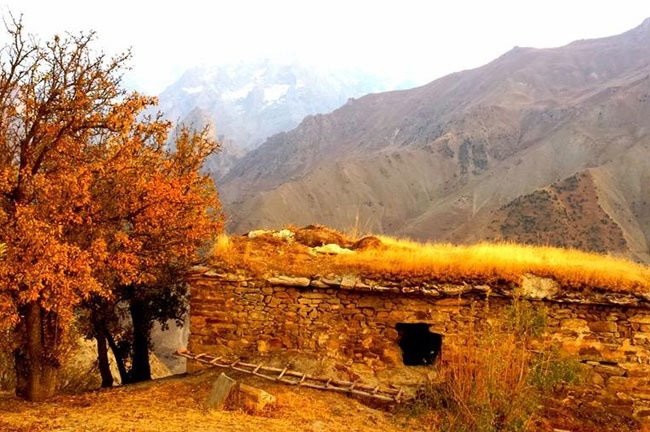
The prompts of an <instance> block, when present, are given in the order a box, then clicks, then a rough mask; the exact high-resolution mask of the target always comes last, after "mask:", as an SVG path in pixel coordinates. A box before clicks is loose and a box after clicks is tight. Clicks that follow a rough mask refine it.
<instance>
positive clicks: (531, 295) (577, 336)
mask: <svg viewBox="0 0 650 432" xmlns="http://www.w3.org/2000/svg"><path fill="white" fill-rule="evenodd" d="M191 284H192V292H191V293H192V300H191V320H190V328H191V336H190V345H189V349H190V350H191V351H193V352H197V353H200V352H211V353H216V354H221V355H229V356H236V357H242V358H246V357H259V356H261V355H267V354H272V353H273V352H277V351H282V352H307V353H314V354H317V355H320V356H327V357H330V358H333V359H339V360H341V361H342V362H348V363H349V362H353V363H361V364H365V365H366V366H368V367H370V368H372V369H374V370H376V371H380V370H386V369H390V368H400V367H404V362H405V359H406V354H405V352H404V351H403V349H404V346H405V343H406V344H407V345H408V342H405V340H404V336H403V333H402V332H401V331H398V329H401V330H403V329H404V328H408V325H409V324H413V325H414V328H415V327H417V326H416V325H418V324H419V325H422V324H425V325H426V326H428V328H429V331H430V332H432V333H434V334H435V335H437V336H439V339H437V342H436V340H434V339H435V338H433V339H432V340H433V342H432V343H433V345H431V346H432V347H434V348H435V349H441V351H442V352H443V353H444V350H445V347H449V346H454V345H457V346H462V340H463V338H464V335H466V334H467V332H468V331H469V329H470V328H471V327H472V326H473V323H476V322H485V321H487V320H488V319H490V318H495V317H498V316H502V315H503V312H504V308H506V307H509V306H510V305H511V304H512V297H514V296H522V297H524V298H526V299H528V300H527V301H531V302H533V303H532V304H533V305H535V306H536V307H542V306H543V307H545V309H546V311H547V312H546V315H547V322H546V331H545V335H544V339H545V340H546V341H547V342H554V343H555V344H556V345H558V346H559V347H560V348H561V350H563V351H564V352H566V353H569V354H572V355H574V356H576V357H577V358H578V359H579V360H580V361H581V363H582V364H584V365H585V368H586V369H588V370H589V374H588V380H589V383H588V384H589V386H590V389H591V394H593V395H594V401H593V402H592V403H594V404H606V405H607V406H608V407H611V409H612V410H615V411H617V412H620V413H623V414H630V415H631V414H634V415H636V416H639V417H646V416H650V375H649V373H650V302H649V301H648V298H646V297H645V296H644V295H640V294H639V295H636V294H621V293H611V292H610V293H608V292H598V291H590V292H588V293H580V292H575V291H571V290H563V289H562V287H560V286H559V285H558V284H557V283H556V282H554V281H552V280H550V279H542V278H537V277H535V276H532V275H531V276H527V277H525V278H524V279H523V281H522V283H521V284H520V286H518V287H512V286H510V287H494V286H487V285H472V284H464V285H450V284H433V283H432V284H426V283H420V284H418V285H417V286H415V285H412V284H409V282H408V281H382V282H381V283H379V282H376V281H370V280H362V279H359V278H357V277H355V276H345V275H344V276H335V275H328V276H327V277H315V278H305V277H289V276H281V275H280V276H275V277H268V278H264V279H262V278H259V277H257V278H256V277H249V276H246V275H243V274H229V273H219V272H216V271H214V270H211V269H207V268H201V269H197V272H196V274H195V275H194V276H193V278H192V282H191ZM486 299H489V307H483V306H484V305H485V303H486ZM405 326H406V327H405ZM412 337H416V336H412ZM436 344H437V345H436ZM400 345H401V346H400ZM415 354H416V356H417V355H418V353H417V352H416V353H415ZM425 354H426V353H425ZM436 354H437V353H436ZM443 355H444V354H443Z"/></svg>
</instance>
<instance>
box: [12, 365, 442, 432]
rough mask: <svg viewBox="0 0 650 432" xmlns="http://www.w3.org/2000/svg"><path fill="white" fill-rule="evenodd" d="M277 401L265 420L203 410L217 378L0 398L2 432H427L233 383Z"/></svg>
mask: <svg viewBox="0 0 650 432" xmlns="http://www.w3.org/2000/svg"><path fill="white" fill-rule="evenodd" d="M233 377H235V378H236V379H242V380H243V381H246V382H248V383H251V384H253V385H258V386H260V387H263V388H265V389H266V390H267V391H269V392H271V393H272V394H274V395H276V397H277V399H278V405H277V407H276V408H275V409H273V410H272V411H269V412H268V413H265V414H264V415H262V416H260V415H257V416H254V415H249V414H246V413H244V412H238V411H208V410H207V409H206V408H205V400H206V398H207V395H208V392H209V390H210V385H211V383H212V381H213V380H214V379H216V372H206V373H204V374H202V375H199V376H191V377H184V378H171V379H165V380H158V381H154V382H150V383H145V384H141V385H136V386H129V387H120V388H114V389H111V390H105V391H98V392H91V393H86V394H82V395H75V396H59V397H57V398H56V399H54V400H53V401H51V402H46V403H28V402H24V401H22V400H19V399H17V398H16V397H14V396H12V395H10V394H7V393H3V394H0V430H2V431H30V432H31V431H120V432H123V431H156V432H158V431H224V432H227V431H242V432H244V431H265V432H276V431H277V432H286V431H296V432H302V431H313V432H320V431H323V432H325V431H360V432H363V431H368V432H370V431H372V432H376V431H387V432H396V431H407V430H408V431H426V430H431V428H427V427H426V425H423V424H422V419H419V420H416V419H412V418H408V417H406V416H404V415H403V414H400V415H395V414H391V413H390V412H387V411H386V410H382V409H375V408H371V407H368V406H367V405H364V404H363V403H361V402H360V401H358V400H355V399H351V398H348V397H346V396H343V395H338V394H329V393H325V392H319V391H315V390H309V389H296V388H293V387H288V386H282V385H269V384H268V383H267V382H258V381H256V380H251V379H250V378H248V377H238V376H234V375H233Z"/></svg>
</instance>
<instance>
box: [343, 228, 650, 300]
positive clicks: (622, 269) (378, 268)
mask: <svg viewBox="0 0 650 432" xmlns="http://www.w3.org/2000/svg"><path fill="white" fill-rule="evenodd" d="M380 239H381V241H382V243H383V245H384V247H383V248H380V249H371V250H363V251H359V252H358V253H356V254H352V255H346V256H342V257H339V258H338V261H339V264H340V265H342V266H343V267H348V268H355V269H358V271H359V272H361V273H364V274H371V275H375V276H380V275H384V276H404V277H407V278H427V279H432V280H438V281H441V282H463V281H465V282H480V281H483V282H485V283H489V282H495V281H505V282H512V283H519V282H520V281H521V277H522V276H523V275H525V274H529V273H530V274H534V275H537V276H541V277H548V278H552V279H555V280H556V281H558V282H559V283H560V284H561V285H563V286H567V287H572V288H577V289H580V288H602V289H606V290H608V291H615V292H638V291H646V290H648V289H649V288H650V268H648V267H647V266H644V265H641V264H637V263H634V262H632V261H628V260H625V259H622V258H616V257H612V256H607V255H599V254H594V253H588V252H583V251H579V250H575V249H560V248H554V247H548V246H529V245H519V244H513V243H479V244H475V245H452V244H431V243H427V244H422V243H417V242H413V241H410V240H399V239H394V238H391V237H380Z"/></svg>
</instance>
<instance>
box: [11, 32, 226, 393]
mask: <svg viewBox="0 0 650 432" xmlns="http://www.w3.org/2000/svg"><path fill="white" fill-rule="evenodd" d="M8 32H9V34H10V36H11V42H10V43H9V44H8V45H7V46H5V47H4V48H2V51H1V52H0V63H1V64H0V242H2V243H4V244H6V246H7V248H6V253H5V256H4V260H3V261H2V262H0V328H2V329H11V330H12V335H13V337H12V344H13V352H14V358H15V366H16V372H17V388H16V392H17V394H19V395H22V396H24V397H26V398H28V399H30V400H42V399H45V398H47V397H49V396H51V395H52V394H53V393H54V390H55V385H56V376H57V370H58V367H59V364H60V361H61V357H60V353H61V348H62V346H63V345H65V343H66V337H67V335H68V327H69V325H70V323H71V322H72V321H73V319H74V317H75V313H76V312H77V311H78V310H79V307H80V306H81V305H82V304H87V303H88V302H91V301H92V299H104V300H105V301H108V302H113V301H115V299H117V298H120V296H121V294H120V292H119V290H120V289H123V288H125V287H129V289H131V290H132V291H133V292H137V293H140V290H141V289H142V287H151V286H159V285H160V283H159V282H160V281H161V280H162V278H160V275H161V273H162V272H163V271H164V267H165V266H166V265H172V266H174V265H177V264H178V265H180V267H186V266H187V265H188V263H190V262H192V260H193V259H195V257H196V253H197V248H198V246H199V245H200V244H202V243H203V242H204V241H206V240H207V239H209V237H210V236H211V235H212V234H213V233H214V231H215V230H218V229H220V227H221V222H220V217H219V207H218V200H217V196H216V193H215V192H214V186H213V184H212V183H211V182H210V181H209V179H208V178H207V177H205V176H201V175H200V173H199V169H198V166H200V164H201V158H203V157H205V154H206V153H208V152H209V151H211V150H212V149H214V147H215V145H214V143H210V142H209V141H207V140H205V139H204V137H203V135H201V134H189V132H188V133H187V134H186V137H185V138H184V139H185V141H184V142H185V143H187V145H186V146H185V145H184V142H180V143H179V145H177V147H178V150H177V151H175V152H174V153H170V152H167V151H166V150H165V149H164V142H165V140H166V134H167V132H168V130H169V125H168V124H167V123H165V122H162V121H161V120H160V118H159V117H156V118H153V119H151V118H140V117H139V114H141V112H142V110H143V109H144V108H145V107H147V106H149V105H151V104H152V103H153V102H154V100H153V99H151V98H146V97H143V96H140V95H138V94H136V93H133V94H129V93H127V92H126V91H125V90H124V88H123V87H122V85H121V73H122V72H123V70H124V67H125V64H126V62H127V60H128V57H129V56H128V54H125V55H121V56H117V57H113V58H108V57H106V56H105V55H104V54H102V53H95V52H94V51H93V50H92V49H91V45H92V41H93V40H94V35H93V34H92V33H90V34H79V35H67V36H65V37H64V38H61V37H58V36H55V37H54V38H53V40H51V41H49V42H47V43H39V42H38V41H37V40H35V39H34V38H32V37H26V36H25V34H24V31H23V27H22V24H21V22H20V21H17V22H16V21H13V22H12V24H11V25H10V26H9V28H8ZM194 216H196V219H192V217H194ZM176 218H178V219H176ZM181 236H182V237H183V238H182V239H181V238H180V237H181ZM160 289H163V288H160ZM134 298H136V299H139V298H140V297H139V296H138V295H134ZM134 304H135V305H136V307H137V306H142V307H145V308H146V307H149V305H150V303H145V304H144V305H141V304H138V303H137V301H136V302H135V303H134ZM136 309H137V308H136ZM134 313H135V314H136V315H137V310H135V311H134ZM132 315H133V313H132Z"/></svg>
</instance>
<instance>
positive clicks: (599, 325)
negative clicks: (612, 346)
mask: <svg viewBox="0 0 650 432" xmlns="http://www.w3.org/2000/svg"><path fill="white" fill-rule="evenodd" d="M587 325H588V326H589V330H591V331H592V332H606V333H613V332H615V331H616V330H617V327H618V326H617V325H616V322H613V321H591V322H589V323H587Z"/></svg>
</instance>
